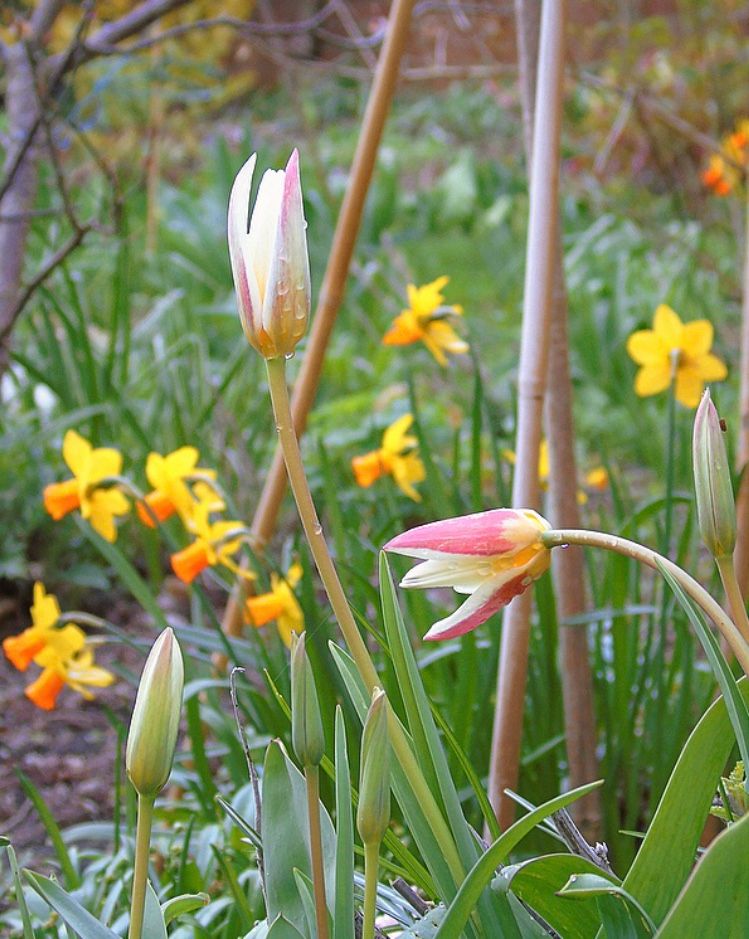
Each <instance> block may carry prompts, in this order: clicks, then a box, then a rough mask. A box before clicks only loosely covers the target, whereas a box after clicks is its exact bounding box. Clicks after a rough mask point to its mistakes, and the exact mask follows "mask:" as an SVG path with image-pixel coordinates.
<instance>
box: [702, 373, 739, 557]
mask: <svg viewBox="0 0 749 939" xmlns="http://www.w3.org/2000/svg"><path fill="white" fill-rule="evenodd" d="M692 442H693V462H694V488H695V493H696V495H697V520H698V523H699V528H700V535H701V536H702V540H703V541H704V542H705V544H706V545H707V547H708V549H709V550H710V552H711V553H712V555H713V556H714V557H715V558H726V557H731V555H732V554H733V549H734V545H735V544H736V507H735V505H734V501H733V487H732V486H731V472H730V470H729V467H728V456H727V455H726V447H725V443H724V440H723V431H722V430H721V426H720V419H719V418H718V412H717V411H716V410H715V405H714V404H713V402H712V401H711V400H710V391H709V390H707V391H705V393H704V395H703V396H702V401H701V402H700V406H699V408H697V414H696V416H695V419H694V436H693V441H692Z"/></svg>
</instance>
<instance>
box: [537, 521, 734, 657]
mask: <svg viewBox="0 0 749 939" xmlns="http://www.w3.org/2000/svg"><path fill="white" fill-rule="evenodd" d="M541 541H542V542H543V544H545V545H546V547H547V548H556V547H560V546H562V545H569V544H578V545H582V546H583V547H591V548H604V549H605V550H607V551H615V552H616V553H617V554H623V555H624V556H625V557H630V558H633V559H634V560H635V561H639V562H640V563H641V564H645V565H647V566H648V567H652V568H653V569H655V570H658V568H659V567H661V568H665V570H667V571H668V573H669V574H671V576H672V577H673V578H674V580H676V581H677V582H678V583H679V585H680V587H681V588H682V589H683V590H684V592H685V593H686V594H687V595H688V596H689V597H690V598H691V599H692V600H694V602H695V603H696V604H697V606H699V607H700V609H701V610H702V611H703V612H704V613H705V615H706V616H708V617H709V618H710V619H711V620H712V621H713V622H714V623H715V625H716V626H717V627H718V629H719V630H720V632H721V634H722V635H723V637H724V639H725V640H726V642H727V643H728V645H729V646H730V647H731V650H732V651H733V654H734V655H735V656H736V659H737V660H738V662H739V664H740V665H741V667H742V669H743V670H744V673H745V674H746V675H749V642H747V641H746V639H745V638H744V637H743V635H742V634H741V632H740V631H739V630H738V629H737V628H736V625H735V624H734V622H733V621H732V620H731V618H730V616H728V615H727V613H726V612H725V610H724V609H723V607H722V606H721V605H720V604H719V603H718V601H717V600H715V599H714V598H713V597H712V596H711V595H710V594H709V593H708V592H707V590H705V588H704V587H703V586H702V585H701V584H699V583H698V582H697V581H696V580H695V579H694V578H693V577H691V576H690V575H689V574H687V572H686V571H685V570H683V569H682V568H681V567H679V566H678V564H674V562H673V561H671V560H669V558H667V557H664V556H663V555H662V554H658V552H657V551H653V550H652V549H650V548H646V547H644V545H641V544H637V542H635V541H629V540H628V539H627V538H620V537H619V536H618V535H610V534H608V533H606V532H600V531H584V530H577V529H551V530H549V531H545V532H543V534H542V535H541Z"/></svg>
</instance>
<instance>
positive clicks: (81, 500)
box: [44, 430, 130, 541]
mask: <svg viewBox="0 0 749 939" xmlns="http://www.w3.org/2000/svg"><path fill="white" fill-rule="evenodd" d="M62 456H63V459H64V460H65V462H66V463H67V465H68V468H69V469H70V471H71V472H72V474H73V477H72V479H66V480H65V481H64V482H61V483H52V484H51V485H49V486H47V487H46V488H45V490H44V507H45V509H46V510H47V511H48V512H49V514H50V515H51V516H52V518H53V519H54V520H55V521H59V520H60V519H61V518H63V517H64V516H65V515H67V514H68V513H69V512H72V511H73V510H74V509H79V510H80V513H81V516H82V517H83V518H85V519H88V521H89V522H90V523H91V527H92V528H93V529H94V531H96V532H98V533H99V534H100V535H101V537H102V538H105V539H106V540H107V541H114V540H115V538H116V537H117V527H116V525H115V518H116V517H117V516H118V515H125V514H127V512H129V510H130V503H129V502H128V501H127V499H126V498H125V496H124V495H123V493H122V492H120V491H119V489H117V488H116V487H115V486H111V485H109V484H105V485H104V486H98V485H97V484H99V483H104V482H105V481H106V480H109V479H111V478H112V477H115V476H119V474H120V471H121V470H122V454H121V453H119V452H118V451H117V450H113V449H111V448H109V447H97V448H94V447H92V446H91V444H90V443H89V442H88V440H86V439H85V438H83V437H81V435H80V434H78V433H76V431H74V430H69V431H67V433H66V434H65V437H64V439H63V442H62Z"/></svg>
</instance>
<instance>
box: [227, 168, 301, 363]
mask: <svg viewBox="0 0 749 939" xmlns="http://www.w3.org/2000/svg"><path fill="white" fill-rule="evenodd" d="M255 160H256V154H254V153H253V155H252V156H251V157H250V159H249V160H248V161H247V162H246V163H245V164H244V166H243V167H242V169H241V170H240V171H239V173H237V177H236V179H235V180H234V185H233V186H232V190H231V195H230V196H229V257H230V259H231V269H232V274H233V276H234V287H235V290H236V293H237V303H238V306H239V316H240V318H241V320H242V326H243V328H244V332H245V335H246V336H247V339H248V340H249V342H250V343H251V345H252V346H254V348H255V349H257V350H258V352H259V353H260V354H261V355H262V356H264V357H265V358H266V359H273V358H277V357H279V356H287V355H291V354H292V353H293V352H294V349H295V348H296V344H297V343H298V342H299V340H300V339H301V338H302V336H303V335H304V333H305V330H306V329H307V320H308V318H309V310H310V294H311V288H310V273H309V258H308V255H307V235H306V231H305V229H306V226H307V223H306V222H305V220H304V209H303V205H302V187H301V181H300V177H299V154H298V153H297V151H296V150H294V152H293V153H292V154H291V158H290V159H289V162H288V164H287V165H286V169H285V170H267V171H266V172H265V174H264V175H263V178H262V179H261V180H260V186H259V187H258V192H257V197H256V199H255V207H254V209H253V210H252V213H251V214H250V190H251V187H252V175H253V172H254V169H255Z"/></svg>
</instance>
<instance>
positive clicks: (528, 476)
mask: <svg viewBox="0 0 749 939" xmlns="http://www.w3.org/2000/svg"><path fill="white" fill-rule="evenodd" d="M563 34H564V0H544V3H543V8H542V12H541V31H540V41H539V55H538V79H537V85H536V105H535V112H534V113H535V119H534V127H537V128H540V131H539V132H537V133H534V134H533V147H532V159H531V169H530V206H529V219H528V246H527V251H526V268H525V286H524V292H523V328H522V335H521V342H520V362H519V368H518V372H519V375H518V425H517V434H516V443H515V451H516V453H517V461H516V464H515V475H514V479H513V487H512V504H513V505H514V506H516V507H527V508H532V507H534V506H536V505H538V501H539V500H538V496H539V491H538V453H539V447H540V443H541V418H542V410H543V401H544V392H545V389H546V375H547V366H548V357H549V328H550V325H551V301H552V286H553V282H554V256H555V255H554V250H555V243H556V237H557V235H556V232H557V227H558V220H559V219H558V216H559V213H558V210H557V199H558V190H559V133H560V124H561V105H562V67H563V38H564V36H563ZM530 612H531V595H530V593H529V592H527V591H526V593H524V594H522V595H521V596H520V597H518V598H517V599H516V600H513V602H512V603H511V604H510V606H509V607H508V608H507V610H506V611H505V616H504V618H503V624H502V645H501V649H500V661H499V673H498V680H497V702H496V710H495V714H494V728H493V733H492V754H491V765H490V768H489V798H490V800H491V802H492V805H493V806H494V810H495V812H497V817H498V819H499V822H500V825H502V827H507V826H508V825H509V824H510V823H511V821H512V817H513V814H514V805H513V803H512V801H511V800H509V799H508V798H507V797H506V796H505V795H504V790H505V789H506V788H508V787H509V788H512V787H514V786H516V785H517V779H518V775H519V765H520V741H521V736H522V728H523V702H524V696H525V680H526V673H527V669H528V643H529V638H530Z"/></svg>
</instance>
